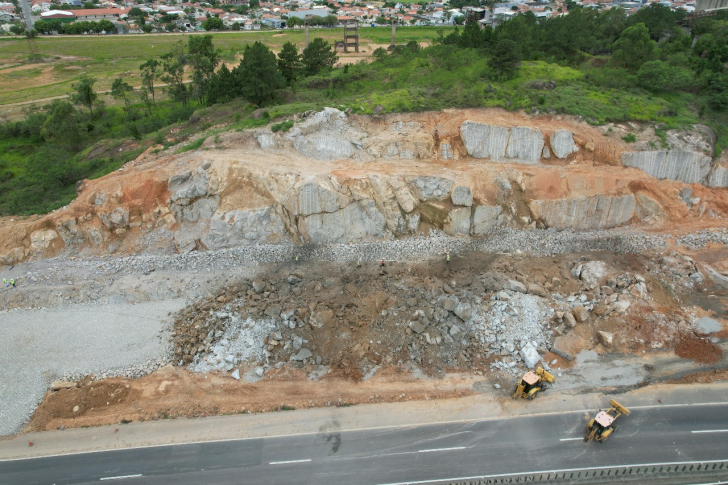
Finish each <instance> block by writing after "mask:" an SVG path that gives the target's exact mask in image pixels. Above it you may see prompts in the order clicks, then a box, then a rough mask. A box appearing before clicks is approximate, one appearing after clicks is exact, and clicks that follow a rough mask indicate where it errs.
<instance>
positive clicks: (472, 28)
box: [458, 20, 490, 49]
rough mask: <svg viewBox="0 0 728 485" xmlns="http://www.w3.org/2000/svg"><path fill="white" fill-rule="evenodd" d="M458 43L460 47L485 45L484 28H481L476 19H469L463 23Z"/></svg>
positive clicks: (473, 47)
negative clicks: (463, 26)
mask: <svg viewBox="0 0 728 485" xmlns="http://www.w3.org/2000/svg"><path fill="white" fill-rule="evenodd" d="M488 31H490V29H488ZM458 45H459V46H460V47H464V48H468V47H469V48H472V49H477V48H479V47H485V30H481V28H480V26H479V25H478V22H477V21H475V20H469V21H468V22H467V23H466V24H465V28H464V29H463V33H462V34H460V39H459V42H458Z"/></svg>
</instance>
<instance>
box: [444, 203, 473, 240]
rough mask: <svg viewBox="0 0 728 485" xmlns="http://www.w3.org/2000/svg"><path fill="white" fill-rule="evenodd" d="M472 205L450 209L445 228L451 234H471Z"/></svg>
mask: <svg viewBox="0 0 728 485" xmlns="http://www.w3.org/2000/svg"><path fill="white" fill-rule="evenodd" d="M470 214H471V209H470V207H458V208H457V209H453V210H451V211H450V214H449V216H448V218H447V220H446V221H445V224H444V225H443V230H444V231H445V232H446V233H447V234H450V235H451V236H469V235H470Z"/></svg>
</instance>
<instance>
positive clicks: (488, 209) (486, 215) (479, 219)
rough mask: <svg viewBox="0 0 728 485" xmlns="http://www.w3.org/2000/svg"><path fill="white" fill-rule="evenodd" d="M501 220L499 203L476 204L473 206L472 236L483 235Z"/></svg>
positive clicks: (501, 213) (502, 219)
mask: <svg viewBox="0 0 728 485" xmlns="http://www.w3.org/2000/svg"><path fill="white" fill-rule="evenodd" d="M503 222H505V217H504V214H503V208H502V207H501V206H499V205H496V206H491V205H478V206H475V207H474V208H473V227H472V233H473V236H484V235H486V234H488V233H489V232H490V231H492V230H493V229H495V228H496V227H498V226H499V225H501V223H503Z"/></svg>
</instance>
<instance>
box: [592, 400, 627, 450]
mask: <svg viewBox="0 0 728 485" xmlns="http://www.w3.org/2000/svg"><path fill="white" fill-rule="evenodd" d="M609 405H610V406H612V407H611V408H609V409H608V410H607V411H601V410H600V411H599V412H598V413H597V415H596V416H594V418H593V419H591V420H590V421H589V423H588V424H587V425H586V433H585V434H584V441H586V442H589V441H592V440H594V441H598V442H599V443H604V442H605V441H606V440H607V438H609V437H610V436H611V435H612V434H614V432H615V431H617V425H616V424H614V422H615V421H616V420H617V418H618V417H620V416H621V415H623V414H624V415H625V416H629V413H630V411H629V409H627V408H626V407H624V406H622V405H621V404H619V403H618V402H617V401H615V400H614V399H612V400H610V401H609Z"/></svg>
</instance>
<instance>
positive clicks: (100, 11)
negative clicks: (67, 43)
mask: <svg viewBox="0 0 728 485" xmlns="http://www.w3.org/2000/svg"><path fill="white" fill-rule="evenodd" d="M128 11H129V9H128V8H85V9H81V10H71V13H72V14H73V15H74V16H75V17H76V19H78V20H94V21H95V20H102V19H106V20H119V19H120V18H121V16H122V15H124V16H126V14H127V12H128Z"/></svg>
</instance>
